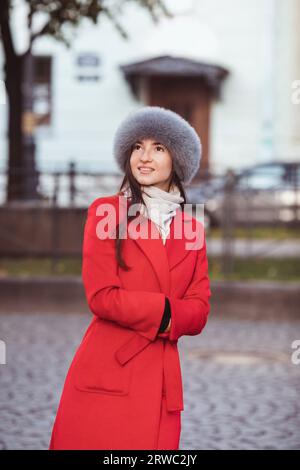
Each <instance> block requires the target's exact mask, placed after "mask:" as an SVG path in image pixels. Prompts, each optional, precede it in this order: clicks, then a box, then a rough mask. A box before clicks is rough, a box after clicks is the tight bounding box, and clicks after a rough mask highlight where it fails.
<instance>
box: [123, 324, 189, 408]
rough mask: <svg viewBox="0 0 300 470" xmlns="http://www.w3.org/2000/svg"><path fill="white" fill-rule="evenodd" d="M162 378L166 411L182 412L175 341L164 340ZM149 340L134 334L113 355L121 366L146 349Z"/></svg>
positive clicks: (179, 374)
mask: <svg viewBox="0 0 300 470" xmlns="http://www.w3.org/2000/svg"><path fill="white" fill-rule="evenodd" d="M164 341H166V343H165V350H164V360H163V367H164V377H165V388H166V402H167V410H168V411H182V410H183V409H184V406H183V390H182V377H181V368H180V360H179V354H178V350H177V341H170V340H168V339H167V340H164ZM150 343H152V341H151V340H149V339H148V338H145V337H144V336H141V335H139V334H138V333H136V334H134V336H132V337H131V338H130V340H128V341H127V342H126V343H125V344H123V345H122V346H121V347H120V348H119V349H118V350H117V351H116V353H115V356H116V358H117V360H118V361H119V363H120V364H121V365H123V364H125V363H126V362H127V361H129V360H130V359H131V358H132V357H134V356H135V355H136V354H138V353H139V352H141V351H142V350H143V349H144V348H146V347H147V346H148V345H149V344H150Z"/></svg>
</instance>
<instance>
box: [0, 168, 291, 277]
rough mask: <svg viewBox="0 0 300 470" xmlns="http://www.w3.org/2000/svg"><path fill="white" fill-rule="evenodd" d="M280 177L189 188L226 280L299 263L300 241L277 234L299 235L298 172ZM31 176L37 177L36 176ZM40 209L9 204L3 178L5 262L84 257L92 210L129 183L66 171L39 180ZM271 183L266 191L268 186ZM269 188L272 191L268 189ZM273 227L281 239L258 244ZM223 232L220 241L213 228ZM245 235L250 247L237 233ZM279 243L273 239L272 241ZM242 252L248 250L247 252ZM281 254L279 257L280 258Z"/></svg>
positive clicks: (0, 211)
mask: <svg viewBox="0 0 300 470" xmlns="http://www.w3.org/2000/svg"><path fill="white" fill-rule="evenodd" d="M273 173H274V172H273V170H272V171H270V172H268V171H266V170H264V171H261V172H260V175H259V176H260V178H258V179H257V181H256V184H254V185H253V184H252V183H253V181H252V183H251V175H250V176H249V177H248V178H246V179H245V178H238V177H237V175H236V174H235V173H234V172H233V171H229V172H228V173H227V174H226V175H221V174H219V175H214V177H212V175H209V176H210V178H207V176H208V175H207V174H206V175H205V179H203V182H198V183H196V184H192V185H190V186H189V187H187V188H186V191H187V196H188V202H190V203H193V204H197V203H202V204H204V207H205V217H206V218H205V220H208V221H209V222H210V225H208V226H207V230H206V235H207V242H208V248H209V254H211V256H216V257H218V258H219V259H220V260H221V268H220V269H221V275H222V276H223V277H224V278H231V276H232V274H233V272H234V269H235V261H236V260H237V259H239V258H240V257H243V256H244V257H247V256H252V258H256V259H257V260H258V259H262V258H267V257H268V256H269V255H270V256H275V257H276V256H277V257H280V253H282V257H290V258H291V259H292V258H295V259H296V258H299V259H300V243H299V238H297V237H295V238H294V239H293V240H288V236H289V235H287V234H286V233H285V232H284V231H283V232H282V235H279V236H278V234H277V235H276V236H275V234H276V229H277V228H278V227H283V228H287V227H292V228H295V229H296V230H299V227H300V188H299V179H300V178H299V168H298V167H295V168H294V169H292V170H291V171H290V173H289V176H288V177H283V178H281V182H280V184H276V180H275V183H274V174H273ZM29 176H30V175H29ZM37 178H38V186H37V189H38V192H39V195H40V197H39V199H38V200H37V201H30V200H29V201H28V200H27V201H24V202H22V203H20V202H10V203H7V202H5V192H6V184H7V176H6V174H5V172H2V174H1V175H0V194H1V205H0V257H2V258H3V257H5V256H6V257H7V256H9V257H11V256H12V257H22V256H33V257H42V256H48V257H50V258H52V260H53V263H54V265H55V262H56V261H57V260H58V259H59V258H60V257H68V256H81V243H82V235H83V224H84V221H85V216H86V208H87V207H88V205H89V204H90V203H91V202H92V201H93V200H94V199H95V198H97V197H99V196H103V195H110V194H114V193H116V192H117V190H118V188H119V186H120V184H121V181H122V178H123V176H122V175H121V174H119V173H105V172H101V173H100V172H99V173H95V172H83V171H80V172H79V171H77V170H76V167H75V165H74V164H73V163H71V164H70V166H69V168H68V170H67V171H60V172H37ZM262 181H264V185H263V184H262ZM268 181H269V183H268ZM260 226H263V227H265V226H269V227H271V228H272V229H271V230H274V236H271V238H270V237H269V238H268V239H266V240H261V241H260V243H259V240H257V228H258V227H260ZM215 227H216V229H217V230H218V231H219V237H215V233H214V228H215ZM240 227H243V229H244V235H243V243H242V242H241V239H240V238H239V236H238V235H237V229H239V228H240ZM271 235H272V234H271ZM242 245H243V247H242ZM278 253H279V255H278Z"/></svg>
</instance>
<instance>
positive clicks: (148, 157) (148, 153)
mask: <svg viewBox="0 0 300 470" xmlns="http://www.w3.org/2000/svg"><path fill="white" fill-rule="evenodd" d="M141 160H143V161H144V160H151V150H150V149H149V150H144V152H143V153H142V156H141Z"/></svg>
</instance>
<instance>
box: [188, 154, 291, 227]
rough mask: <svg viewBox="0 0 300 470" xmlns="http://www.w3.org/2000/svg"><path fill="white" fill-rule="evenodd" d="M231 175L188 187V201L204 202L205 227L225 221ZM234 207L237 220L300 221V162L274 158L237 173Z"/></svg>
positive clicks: (234, 187)
mask: <svg viewBox="0 0 300 470" xmlns="http://www.w3.org/2000/svg"><path fill="white" fill-rule="evenodd" d="M226 183H227V184H228V176H222V177H219V178H213V179H212V180H211V181H208V182H204V183H203V184H199V186H197V187H195V186H194V187H190V188H188V189H187V190H186V193H187V198H188V202H190V203H193V204H201V203H202V204H204V223H205V226H206V228H209V227H212V226H219V225H220V224H221V222H222V214H223V207H224V202H225V200H224V197H225V195H226ZM231 203H232V210H233V216H234V220H235V223H237V224H240V225H243V224H246V223H249V222H250V223H254V224H262V223H274V222H282V223H289V222H295V221H297V222H300V161H299V162H286V161H271V162H267V163H261V164H257V165H254V166H251V167H248V168H246V169H243V170H239V171H237V172H236V173H235V174H234V178H233V184H232V199H231Z"/></svg>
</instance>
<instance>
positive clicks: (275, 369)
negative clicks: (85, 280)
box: [0, 313, 300, 450]
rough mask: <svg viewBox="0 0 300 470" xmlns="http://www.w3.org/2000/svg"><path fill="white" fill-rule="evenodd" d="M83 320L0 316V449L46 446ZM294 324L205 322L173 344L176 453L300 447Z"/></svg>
mask: <svg viewBox="0 0 300 470" xmlns="http://www.w3.org/2000/svg"><path fill="white" fill-rule="evenodd" d="M90 320H91V317H89V316H88V315H84V314H82V315H80V314H76V315H72V314H57V313H55V314H41V315H37V314H17V313H15V314H10V315H3V314H2V315H0V339H2V340H4V341H5V342H6V348H7V358H6V362H7V363H6V364H5V365H0V384H1V389H0V410H1V411H0V449H47V448H48V444H49V439H50V433H51V429H52V424H53V421H54V416H55V413H56V409H57V405H58V401H59V397H60V393H61V389H62V386H63V382H64V379H65V375H66V372H67V369H68V366H69V364H70V362H71V360H72V358H73V355H74V353H75V350H76V348H77V346H78V344H79V342H80V340H81V337H82V336H83V334H84V332H85V330H86V328H87V326H88V324H89V322H90ZM295 339H300V321H298V322H291V321H286V322H276V321H259V322H254V321H251V320H234V319H228V320H225V319H221V318H213V316H212V315H211V316H210V318H209V321H208V323H207V325H206V327H205V329H204V330H203V332H202V333H201V334H200V335H198V336H193V337H191V336H185V337H183V338H181V339H180V340H179V343H178V344H179V351H180V356H181V365H182V375H183V382H184V402H185V410H184V411H183V412H182V432H181V440H180V449H190V450H192V449H300V399H299V397H300V365H294V364H293V363H292V362H291V354H292V352H293V349H292V348H291V343H292V341H294V340H295Z"/></svg>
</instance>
